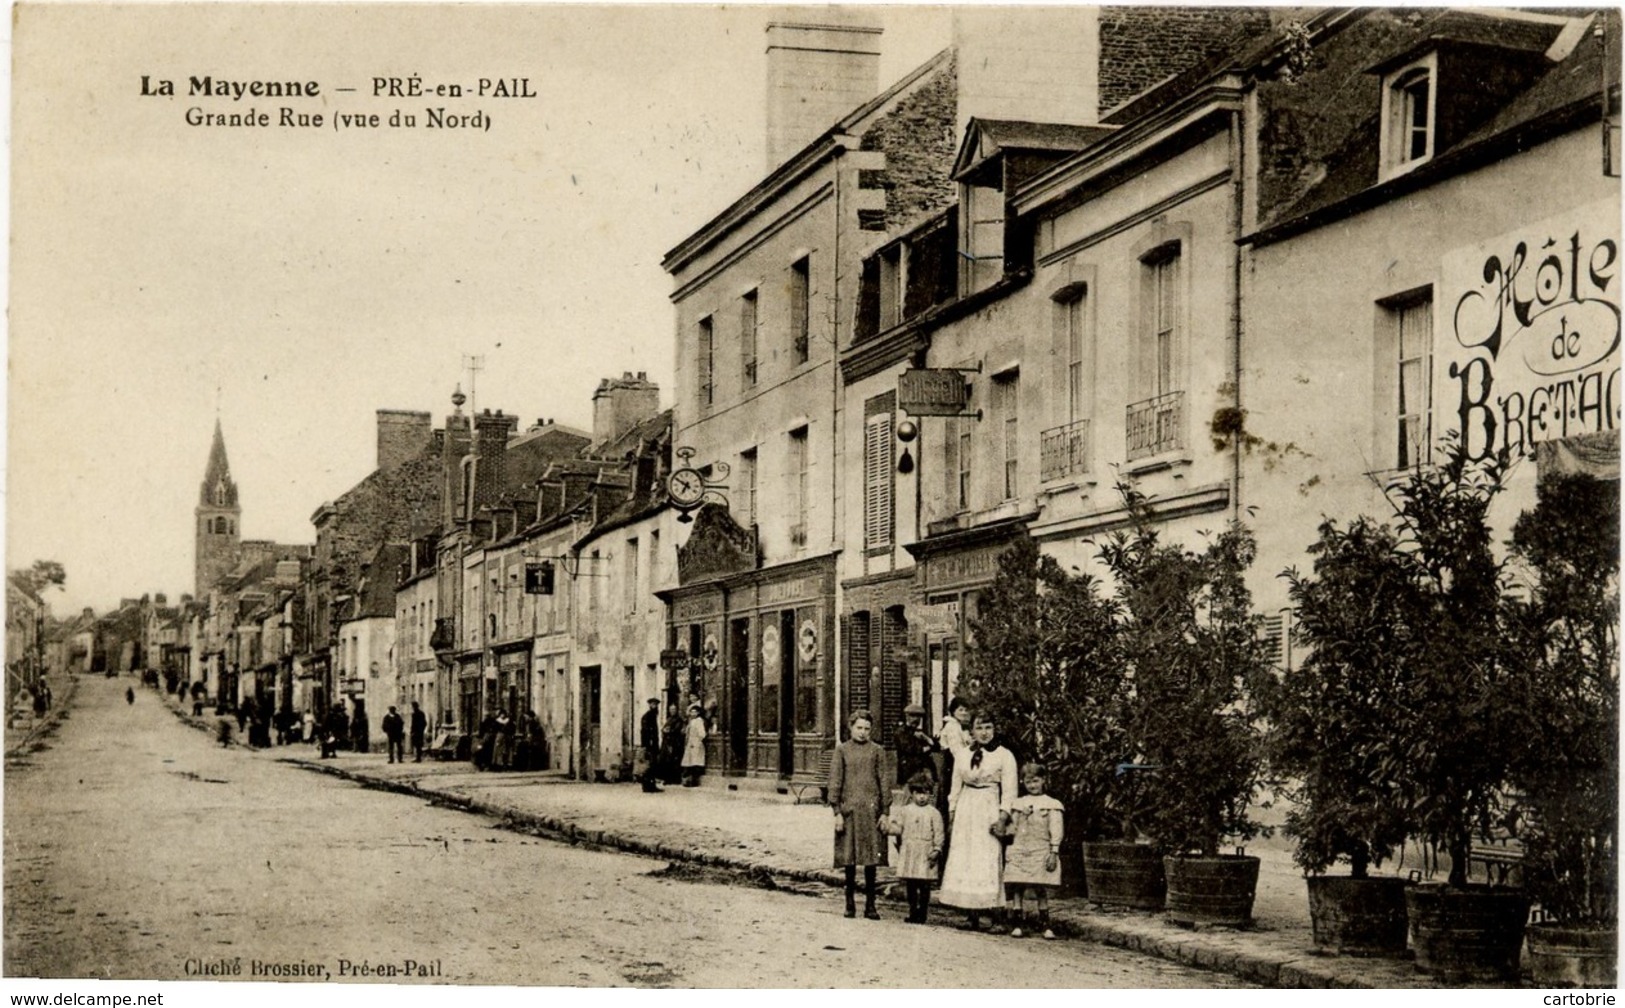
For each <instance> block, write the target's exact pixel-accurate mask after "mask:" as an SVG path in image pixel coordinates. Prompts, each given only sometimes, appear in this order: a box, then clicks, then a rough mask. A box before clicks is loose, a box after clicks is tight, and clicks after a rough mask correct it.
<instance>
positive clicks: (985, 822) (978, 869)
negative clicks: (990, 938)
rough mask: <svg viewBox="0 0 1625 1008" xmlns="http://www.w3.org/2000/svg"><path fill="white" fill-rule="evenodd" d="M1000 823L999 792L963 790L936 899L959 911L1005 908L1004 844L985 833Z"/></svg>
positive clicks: (994, 789)
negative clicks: (957, 908)
mask: <svg viewBox="0 0 1625 1008" xmlns="http://www.w3.org/2000/svg"><path fill="white" fill-rule="evenodd" d="M998 821H999V790H998V788H965V789H964V790H962V791H960V792H959V807H958V809H957V810H955V812H954V824H953V828H952V830H951V831H950V833H949V840H948V864H947V866H946V867H945V868H944V869H943V872H942V889H941V891H940V892H939V893H938V894H937V899H938V900H940V901H941V902H942V904H943V905H944V906H951V907H959V908H960V909H961V910H986V909H989V908H992V907H1001V906H1003V905H1004V844H1002V843H1000V842H999V838H998V837H996V836H994V835H993V834H991V833H989V832H988V827H990V826H992V825H993V824H994V823H996V822H998Z"/></svg>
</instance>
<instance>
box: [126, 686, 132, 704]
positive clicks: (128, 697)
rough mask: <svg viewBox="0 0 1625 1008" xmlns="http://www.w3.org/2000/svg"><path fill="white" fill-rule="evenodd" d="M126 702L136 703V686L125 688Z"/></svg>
mask: <svg viewBox="0 0 1625 1008" xmlns="http://www.w3.org/2000/svg"><path fill="white" fill-rule="evenodd" d="M124 702H125V703H127V704H133V703H135V687H134V686H126V687H124Z"/></svg>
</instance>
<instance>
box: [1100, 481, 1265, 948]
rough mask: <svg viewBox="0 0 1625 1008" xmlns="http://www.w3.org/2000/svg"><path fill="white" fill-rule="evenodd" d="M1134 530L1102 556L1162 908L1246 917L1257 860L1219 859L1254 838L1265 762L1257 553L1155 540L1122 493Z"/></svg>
mask: <svg viewBox="0 0 1625 1008" xmlns="http://www.w3.org/2000/svg"><path fill="white" fill-rule="evenodd" d="M1119 492H1120V493H1122V495H1123V497H1124V500H1125V502H1126V504H1127V505H1128V510H1129V513H1130V518H1131V528H1130V529H1129V530H1126V531H1124V532H1120V533H1117V534H1114V535H1113V536H1112V537H1111V538H1110V539H1109V540H1108V542H1107V543H1106V545H1105V546H1104V547H1103V548H1102V550H1101V557H1102V559H1103V560H1104V562H1105V563H1106V565H1107V567H1108V568H1110V570H1111V572H1112V574H1113V575H1114V578H1115V580H1116V587H1117V593H1118V599H1119V601H1120V603H1121V605H1122V610H1123V615H1122V620H1121V626H1120V632H1121V633H1122V636H1123V655H1124V661H1125V664H1126V665H1127V667H1128V669H1129V672H1130V675H1131V676H1132V681H1133V695H1132V699H1131V701H1130V705H1129V720H1128V730H1129V735H1130V744H1131V746H1132V748H1131V750H1130V751H1132V752H1136V753H1138V754H1139V755H1140V761H1141V763H1142V764H1143V766H1144V767H1145V770H1144V773H1143V777H1141V778H1140V779H1141V780H1143V787H1144V803H1143V810H1142V812H1141V816H1142V818H1141V820H1140V826H1141V828H1142V829H1144V831H1145V832H1146V834H1147V835H1149V836H1150V837H1151V838H1152V841H1153V843H1154V844H1155V845H1156V846H1157V847H1159V848H1160V849H1161V850H1162V851H1163V852H1164V853H1165V855H1167V856H1166V857H1164V859H1163V867H1164V870H1165V871H1166V873H1167V886H1168V892H1167V910H1168V915H1169V917H1170V918H1171V919H1173V920H1175V921H1180V922H1185V923H1211V924H1230V925H1241V924H1245V923H1247V922H1248V921H1250V920H1251V918H1252V904H1253V895H1254V893H1255V892H1256V889H1257V885H1258V859H1257V858H1256V857H1249V856H1246V855H1245V854H1241V853H1237V854H1233V855H1221V854H1220V853H1219V848H1220V845H1221V842H1222V841H1224V840H1225V839H1226V838H1233V839H1239V840H1247V839H1251V838H1252V837H1253V836H1256V835H1258V833H1259V832H1260V826H1259V824H1258V823H1257V822H1255V821H1253V820H1252V819H1251V818H1249V817H1248V814H1247V812H1248V806H1249V804H1250V803H1251V801H1252V799H1253V797H1254V796H1255V795H1256V794H1257V793H1258V791H1259V788H1260V785H1261V782H1262V777H1263V763H1262V759H1261V753H1260V740H1259V737H1258V730H1257V717H1256V714H1255V712H1254V710H1253V706H1252V702H1251V687H1252V684H1253V683H1254V682H1255V681H1256V680H1257V679H1258V678H1259V677H1261V676H1267V675H1269V663H1268V661H1267V659H1266V658H1265V655H1264V649H1263V645H1262V643H1261V642H1260V640H1259V635H1258V629H1259V627H1258V618H1257V617H1256V616H1254V615H1253V614H1252V612H1251V596H1250V595H1249V593H1248V591H1247V587H1246V583H1245V581H1244V575H1245V573H1246V570H1247V567H1248V565H1249V564H1250V563H1251V562H1252V559H1253V556H1254V553H1255V545H1254V541H1253V538H1252V535H1251V533H1249V532H1248V531H1247V530H1246V529H1245V528H1244V527H1242V526H1240V525H1232V526H1231V527H1229V528H1227V529H1225V530H1224V531H1223V532H1221V533H1219V534H1218V535H1216V536H1213V537H1212V538H1211V541H1210V542H1209V543H1208V545H1207V546H1206V547H1205V548H1204V549H1202V550H1201V551H1199V552H1198V551H1193V550H1187V549H1182V548H1179V547H1175V546H1165V545H1163V544H1161V543H1160V542H1159V541H1158V537H1157V532H1156V530H1155V528H1154V527H1153V526H1152V524H1151V521H1150V513H1149V510H1148V508H1147V502H1146V500H1145V498H1144V497H1143V496H1142V495H1140V494H1139V493H1138V492H1136V491H1134V490H1133V489H1132V488H1129V487H1126V486H1122V487H1119Z"/></svg>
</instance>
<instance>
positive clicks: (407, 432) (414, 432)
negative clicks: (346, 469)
mask: <svg viewBox="0 0 1625 1008" xmlns="http://www.w3.org/2000/svg"><path fill="white" fill-rule="evenodd" d="M432 427H433V425H432V424H431V423H430V418H429V414H428V413H426V412H420V411H418V410H398V409H381V410H379V411H378V468H379V469H381V470H387V469H393V468H395V467H396V466H398V465H400V464H401V463H402V462H405V461H406V460H407V459H409V458H413V457H414V456H416V455H417V454H418V452H420V451H422V450H423V449H424V448H425V447H427V446H428V444H429V441H430V439H431V437H432V436H433V434H432Z"/></svg>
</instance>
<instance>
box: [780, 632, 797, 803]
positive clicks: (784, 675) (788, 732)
mask: <svg viewBox="0 0 1625 1008" xmlns="http://www.w3.org/2000/svg"><path fill="white" fill-rule="evenodd" d="M795 772H796V613H795V610H794V609H786V610H784V611H783V612H781V613H779V776H781V777H789V776H790V775H792V774H794V773H795Z"/></svg>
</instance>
